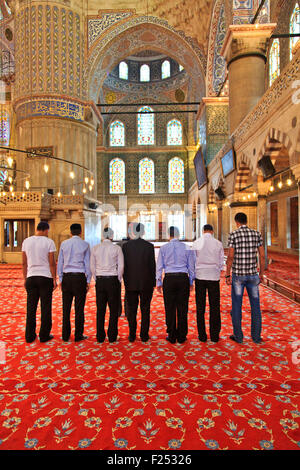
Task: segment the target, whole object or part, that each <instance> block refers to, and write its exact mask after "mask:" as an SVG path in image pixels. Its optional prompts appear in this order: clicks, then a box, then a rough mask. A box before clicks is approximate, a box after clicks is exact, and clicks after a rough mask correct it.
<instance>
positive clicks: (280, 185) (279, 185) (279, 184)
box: [277, 180, 282, 189]
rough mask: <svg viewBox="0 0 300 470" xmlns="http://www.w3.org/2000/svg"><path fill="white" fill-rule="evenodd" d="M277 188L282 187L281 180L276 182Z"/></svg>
mask: <svg viewBox="0 0 300 470" xmlns="http://www.w3.org/2000/svg"><path fill="white" fill-rule="evenodd" d="M277 186H278V188H279V189H281V188H282V181H281V180H280V181H279V183H278V185H277Z"/></svg>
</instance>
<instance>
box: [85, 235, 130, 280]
mask: <svg viewBox="0 0 300 470" xmlns="http://www.w3.org/2000/svg"><path fill="white" fill-rule="evenodd" d="M91 272H92V276H93V278H94V279H96V277H97V276H118V279H119V281H120V282H121V281H122V277H123V273H124V256H123V251H122V248H121V247H120V246H118V245H114V244H113V243H112V242H111V241H110V240H103V242H102V243H99V245H96V246H94V247H93V248H92V252H91Z"/></svg>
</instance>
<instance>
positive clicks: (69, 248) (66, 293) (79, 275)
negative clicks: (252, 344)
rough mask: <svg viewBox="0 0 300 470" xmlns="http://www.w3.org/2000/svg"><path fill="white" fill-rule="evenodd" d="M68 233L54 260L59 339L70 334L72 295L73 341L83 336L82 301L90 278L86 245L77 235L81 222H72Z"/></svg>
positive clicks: (66, 337) (88, 250) (79, 231)
mask: <svg viewBox="0 0 300 470" xmlns="http://www.w3.org/2000/svg"><path fill="white" fill-rule="evenodd" d="M70 231H71V235H72V237H71V238H70V239H68V240H65V241H63V242H62V244H61V247H60V252H59V256H58V263H57V273H58V278H59V282H60V287H61V291H62V298H63V327H62V338H63V341H69V338H70V334H71V323H70V313H71V306H72V302H73V298H75V341H82V340H84V339H86V338H87V337H86V336H84V335H83V330H84V305H85V300H86V294H87V292H88V290H89V286H90V282H91V270H90V246H89V244H88V243H87V242H85V241H84V240H82V239H81V238H80V235H81V225H80V224H72V225H71V227H70Z"/></svg>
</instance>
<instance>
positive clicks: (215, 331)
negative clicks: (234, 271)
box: [196, 279, 221, 341]
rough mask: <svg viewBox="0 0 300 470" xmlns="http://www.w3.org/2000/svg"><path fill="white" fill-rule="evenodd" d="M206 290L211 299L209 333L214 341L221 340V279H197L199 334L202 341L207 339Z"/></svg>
mask: <svg viewBox="0 0 300 470" xmlns="http://www.w3.org/2000/svg"><path fill="white" fill-rule="evenodd" d="M206 291H208V300H209V334H210V339H211V340H212V341H218V340H219V334H220V331H221V315H220V281H205V280H202V279H196V307H197V327H198V336H199V339H200V340H201V341H206V340H207V335H206V329H205V315H204V314H205V304H206Z"/></svg>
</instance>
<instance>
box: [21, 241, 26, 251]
mask: <svg viewBox="0 0 300 470" xmlns="http://www.w3.org/2000/svg"><path fill="white" fill-rule="evenodd" d="M22 251H25V252H26V238H25V240H23V243H22Z"/></svg>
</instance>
